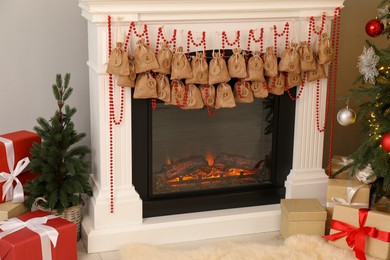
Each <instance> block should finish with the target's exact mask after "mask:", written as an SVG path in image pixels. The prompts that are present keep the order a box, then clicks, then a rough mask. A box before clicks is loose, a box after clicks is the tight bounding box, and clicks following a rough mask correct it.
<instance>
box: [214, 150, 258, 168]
mask: <svg viewBox="0 0 390 260" xmlns="http://www.w3.org/2000/svg"><path fill="white" fill-rule="evenodd" d="M214 164H223V165H226V166H229V167H234V168H239V169H242V170H247V171H252V170H253V169H254V168H255V166H256V164H257V162H256V161H255V160H252V159H249V158H247V157H244V156H239V155H234V154H227V153H219V154H218V155H217V157H216V158H215V161H214Z"/></svg>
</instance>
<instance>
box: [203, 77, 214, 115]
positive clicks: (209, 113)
mask: <svg viewBox="0 0 390 260" xmlns="http://www.w3.org/2000/svg"><path fill="white" fill-rule="evenodd" d="M209 89H210V86H209V84H206V88H205V96H206V100H208V99H209V97H210V93H209ZM206 107H207V114H208V115H209V117H213V116H215V114H216V113H217V109H216V108H214V110H213V112H211V109H210V106H209V105H208V104H207V103H206Z"/></svg>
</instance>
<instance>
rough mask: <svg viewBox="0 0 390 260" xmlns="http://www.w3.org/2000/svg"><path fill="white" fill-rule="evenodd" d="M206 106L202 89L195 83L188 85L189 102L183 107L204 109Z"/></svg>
mask: <svg viewBox="0 0 390 260" xmlns="http://www.w3.org/2000/svg"><path fill="white" fill-rule="evenodd" d="M203 107H204V104H203V99H202V94H201V93H200V89H199V88H198V87H197V86H195V85H194V84H190V85H189V86H188V92H187V102H186V105H185V106H184V108H183V109H202V108H203Z"/></svg>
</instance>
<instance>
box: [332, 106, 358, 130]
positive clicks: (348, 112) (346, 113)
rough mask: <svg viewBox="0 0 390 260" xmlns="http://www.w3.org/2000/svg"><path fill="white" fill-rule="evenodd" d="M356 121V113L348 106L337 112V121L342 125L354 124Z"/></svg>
mask: <svg viewBox="0 0 390 260" xmlns="http://www.w3.org/2000/svg"><path fill="white" fill-rule="evenodd" d="M355 121H356V113H355V111H353V110H352V109H350V108H349V107H348V106H347V107H345V108H343V109H341V110H340V111H339V112H338V113H337V122H339V124H340V125H342V126H348V125H352V124H353V123H355Z"/></svg>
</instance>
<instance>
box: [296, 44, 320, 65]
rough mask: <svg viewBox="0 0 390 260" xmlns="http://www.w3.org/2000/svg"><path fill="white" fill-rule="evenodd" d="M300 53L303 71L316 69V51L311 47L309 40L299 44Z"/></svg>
mask: <svg viewBox="0 0 390 260" xmlns="http://www.w3.org/2000/svg"><path fill="white" fill-rule="evenodd" d="M298 54H299V57H300V59H301V71H302V72H305V71H313V70H315V69H316V66H317V64H316V63H317V62H316V59H315V57H314V52H313V50H312V49H311V48H310V46H309V44H308V42H301V46H299V49H298Z"/></svg>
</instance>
